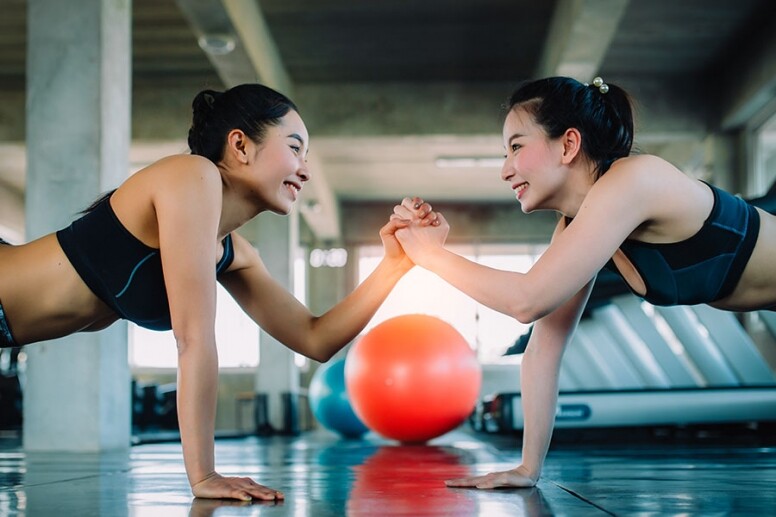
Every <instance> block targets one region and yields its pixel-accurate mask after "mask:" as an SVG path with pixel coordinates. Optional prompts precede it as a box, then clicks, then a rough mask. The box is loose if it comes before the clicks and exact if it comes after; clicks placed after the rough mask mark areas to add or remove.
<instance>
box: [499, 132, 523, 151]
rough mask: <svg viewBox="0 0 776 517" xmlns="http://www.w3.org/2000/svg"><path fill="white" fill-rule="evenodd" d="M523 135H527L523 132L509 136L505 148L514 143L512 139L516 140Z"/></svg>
mask: <svg viewBox="0 0 776 517" xmlns="http://www.w3.org/2000/svg"><path fill="white" fill-rule="evenodd" d="M521 136H525V135H524V134H523V133H515V134H513V135H512V136H510V137H509V140H507V145H505V146H504V147H505V148H506V147H508V146H509V145H510V144H511V143H512V140H514V139H515V138H520V137H521Z"/></svg>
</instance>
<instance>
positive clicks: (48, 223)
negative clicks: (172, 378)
mask: <svg viewBox="0 0 776 517" xmlns="http://www.w3.org/2000/svg"><path fill="white" fill-rule="evenodd" d="M27 7H28V16H27V18H28V20H29V21H28V39H27V41H28V59H27V137H26V140H27V163H28V170H27V187H26V202H25V214H26V233H27V240H28V241H29V240H33V239H35V238H38V237H40V236H42V235H45V234H48V233H51V232H53V231H56V230H58V229H59V228H61V227H63V226H65V225H67V224H68V223H69V221H71V220H72V219H73V218H74V217H75V216H76V215H77V212H78V211H80V210H82V209H84V208H85V207H86V206H88V205H89V203H91V202H92V201H93V200H94V199H95V198H96V197H97V196H98V195H99V194H100V193H101V192H104V191H106V190H109V189H111V188H114V187H116V186H118V184H119V183H120V182H121V181H122V180H123V179H124V178H125V177H126V175H127V171H128V169H129V165H128V156H129V140H130V66H131V65H130V54H131V43H130V26H131V24H130V21H131V2H130V0H70V1H67V2H62V1H60V0H28V2H27ZM41 296H45V293H41ZM25 351H26V352H27V354H28V357H29V359H28V366H27V381H26V386H25V392H24V436H23V440H24V447H25V448H26V449H27V450H47V451H51V450H69V451H101V450H108V449H122V448H127V447H129V442H130V376H129V367H128V364H127V328H126V324H124V323H117V324H114V325H113V326H112V327H111V328H110V329H108V330H105V331H102V332H98V333H88V334H86V333H84V334H76V335H73V336H70V337H67V338H63V339H57V340H54V341H48V342H45V343H39V344H34V345H31V346H28V347H27V348H26V350H25Z"/></svg>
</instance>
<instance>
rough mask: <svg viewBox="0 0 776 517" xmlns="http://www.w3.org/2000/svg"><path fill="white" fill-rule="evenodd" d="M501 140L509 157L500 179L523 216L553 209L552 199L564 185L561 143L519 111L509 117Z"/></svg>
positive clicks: (527, 115) (524, 112)
mask: <svg viewBox="0 0 776 517" xmlns="http://www.w3.org/2000/svg"><path fill="white" fill-rule="evenodd" d="M502 136H503V141H504V149H506V155H505V160H504V166H503V167H502V168H501V179H503V180H504V181H506V182H507V183H509V185H510V187H511V188H512V190H513V191H514V192H515V197H516V198H517V200H518V201H519V202H520V205H521V207H522V209H523V212H525V213H529V212H532V211H534V210H537V209H542V208H554V207H553V204H552V201H553V198H554V196H555V194H557V192H558V190H559V189H560V187H561V186H562V185H563V182H564V181H565V176H564V175H563V174H562V172H561V169H560V168H559V165H560V156H561V153H562V146H561V144H560V142H558V141H553V140H550V139H549V138H548V137H547V135H546V134H545V132H544V130H543V129H542V127H541V126H539V125H538V124H537V123H536V122H535V121H534V119H533V116H532V115H531V114H529V113H528V112H527V111H525V110H524V109H522V108H520V107H517V108H514V109H512V110H510V112H509V113H508V114H507V117H506V120H505V121H504V129H503V135H502Z"/></svg>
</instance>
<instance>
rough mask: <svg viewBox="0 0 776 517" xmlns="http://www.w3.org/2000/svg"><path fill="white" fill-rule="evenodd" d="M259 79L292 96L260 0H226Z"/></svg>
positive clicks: (227, 10)
mask: <svg viewBox="0 0 776 517" xmlns="http://www.w3.org/2000/svg"><path fill="white" fill-rule="evenodd" d="M222 2H223V5H224V8H225V9H226V12H227V13H228V14H229V18H230V19H231V21H232V24H233V25H234V27H235V29H236V30H237V34H239V35H240V40H241V41H242V44H243V46H244V47H245V51H246V52H247V54H248V57H249V58H250V60H251V63H253V68H254V70H256V72H257V73H258V74H259V80H260V81H261V82H262V83H263V84H266V85H267V86H269V87H271V88H274V89H276V90H278V91H280V92H283V93H284V94H286V95H288V96H289V97H291V96H293V85H292V83H291V78H290V77H289V75H288V72H287V71H286V67H285V65H284V64H283V60H282V59H281V57H280V52H278V48H277V45H276V44H275V40H274V39H273V38H272V34H271V33H270V30H269V27H268V26H267V22H266V20H265V19H264V15H263V14H262V12H261V8H260V7H259V2H258V0H222Z"/></svg>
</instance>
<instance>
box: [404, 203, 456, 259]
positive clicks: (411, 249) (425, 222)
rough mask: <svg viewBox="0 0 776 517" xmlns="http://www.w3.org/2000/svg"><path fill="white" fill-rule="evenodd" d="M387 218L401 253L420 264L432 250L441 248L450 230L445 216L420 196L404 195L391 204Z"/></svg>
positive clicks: (430, 254) (429, 256) (429, 255)
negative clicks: (390, 212)
mask: <svg viewBox="0 0 776 517" xmlns="http://www.w3.org/2000/svg"><path fill="white" fill-rule="evenodd" d="M390 222H391V223H392V224H391V227H392V228H393V229H394V236H395V238H396V240H397V241H398V242H399V244H400V245H401V247H402V249H403V250H404V253H405V254H406V255H407V257H409V259H410V260H411V261H412V262H414V263H415V264H417V265H419V266H423V267H427V266H428V264H429V263H430V261H431V256H432V255H433V253H434V252H435V251H438V250H441V249H442V248H443V246H444V243H445V240H446V239H447V234H448V232H449V231H450V225H448V224H447V220H445V218H444V216H443V215H442V214H440V213H439V212H434V210H433V208H432V207H431V205H430V204H429V203H427V202H426V201H423V199H421V198H419V197H412V198H410V197H405V198H404V199H403V200H402V202H401V204H400V205H396V206H395V207H393V214H391V217H390Z"/></svg>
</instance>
